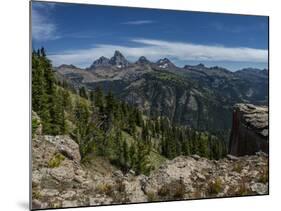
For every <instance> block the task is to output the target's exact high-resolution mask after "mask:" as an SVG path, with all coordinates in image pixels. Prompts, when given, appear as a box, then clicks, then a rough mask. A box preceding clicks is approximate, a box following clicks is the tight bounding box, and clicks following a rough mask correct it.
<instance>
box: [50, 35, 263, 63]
mask: <svg viewBox="0 0 281 211" xmlns="http://www.w3.org/2000/svg"><path fill="white" fill-rule="evenodd" d="M130 42H132V43H134V44H135V45H136V46H134V47H131V46H125V45H108V44H98V45H96V46H94V47H92V48H88V49H75V50H68V51H63V52H59V53H56V54H52V55H50V59H51V60H52V61H53V63H54V65H60V64H74V65H77V66H82V67H86V66H88V65H90V64H91V63H92V62H93V61H94V60H95V59H97V58H98V57H100V56H107V57H111V56H112V54H113V52H114V50H119V51H121V52H122V53H123V54H124V55H125V56H126V57H127V58H128V59H129V60H131V61H135V60H137V59H138V57H140V56H146V57H147V58H148V59H150V60H152V61H156V60H158V59H160V58H163V57H167V58H170V59H171V60H172V61H174V62H175V63H177V62H179V63H186V64H188V62H189V61H199V62H202V61H207V62H208V61H209V62H216V61H217V62H219V61H227V62H253V63H255V62H256V63H267V62H268V61H267V60H268V51H267V50H265V49H255V48H248V47H226V46H220V45H200V44H194V43H186V42H170V41H165V40H155V39H144V38H136V39H131V40H130Z"/></svg>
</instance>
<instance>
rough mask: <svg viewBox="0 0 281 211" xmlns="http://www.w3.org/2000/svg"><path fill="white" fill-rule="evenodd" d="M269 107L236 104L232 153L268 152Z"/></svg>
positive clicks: (230, 145) (230, 147) (231, 142)
mask: <svg viewBox="0 0 281 211" xmlns="http://www.w3.org/2000/svg"><path fill="white" fill-rule="evenodd" d="M268 142H269V140H268V107H266V106H255V105H252V104H236V105H235V106H234V111H233V120H232V130H231V137H230V144H229V152H230V154H232V155H236V156H242V155H254V154H255V153H256V152H258V151H263V152H265V153H268V150H269V148H268Z"/></svg>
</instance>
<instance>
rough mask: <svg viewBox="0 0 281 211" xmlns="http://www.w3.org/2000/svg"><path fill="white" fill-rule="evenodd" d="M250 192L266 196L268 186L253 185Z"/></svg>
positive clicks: (261, 184)
mask: <svg viewBox="0 0 281 211" xmlns="http://www.w3.org/2000/svg"><path fill="white" fill-rule="evenodd" d="M251 190H252V191H253V192H256V193H258V194H266V193H268V184H263V183H254V184H252V185H251Z"/></svg>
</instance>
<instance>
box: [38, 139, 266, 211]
mask: <svg viewBox="0 0 281 211" xmlns="http://www.w3.org/2000/svg"><path fill="white" fill-rule="evenodd" d="M267 164H268V157H267V156H266V155H265V154H263V153H259V154H257V155H253V156H245V157H239V158H237V157H234V156H228V158H225V159H222V160H218V161H215V160H207V159H205V158H200V157H199V156H197V155H193V156H190V157H183V156H181V157H177V158H175V159H174V160H171V161H167V162H165V163H164V164H163V165H161V166H160V167H159V169H156V170H155V171H154V172H152V173H151V175H150V176H145V175H138V176H137V175H135V173H134V172H133V171H130V172H129V173H127V174H123V173H122V172H121V171H119V170H116V169H115V168H114V167H113V166H111V165H110V164H109V163H108V161H106V160H104V159H102V158H97V159H95V161H93V162H88V163H87V164H81V160H80V153H79V149H78V145H77V144H76V143H75V141H73V140H72V139H71V138H69V137H68V136H46V135H45V136H43V135H40V134H37V135H36V136H35V137H34V138H33V140H32V208H33V209H39V208H56V207H74V206H89V205H91V206H93V205H102V204H120V203H131V202H146V201H163V200H175V199H193V198H209V197H224V196H237V195H255V194H267V193H268V168H267V166H268V165H267Z"/></svg>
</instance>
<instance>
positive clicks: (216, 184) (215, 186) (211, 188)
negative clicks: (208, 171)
mask: <svg viewBox="0 0 281 211" xmlns="http://www.w3.org/2000/svg"><path fill="white" fill-rule="evenodd" d="M222 189H223V187H222V182H221V179H219V178H217V179H216V180H215V181H211V182H209V184H208V193H209V194H211V195H213V194H218V193H220V192H221V191H222Z"/></svg>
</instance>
